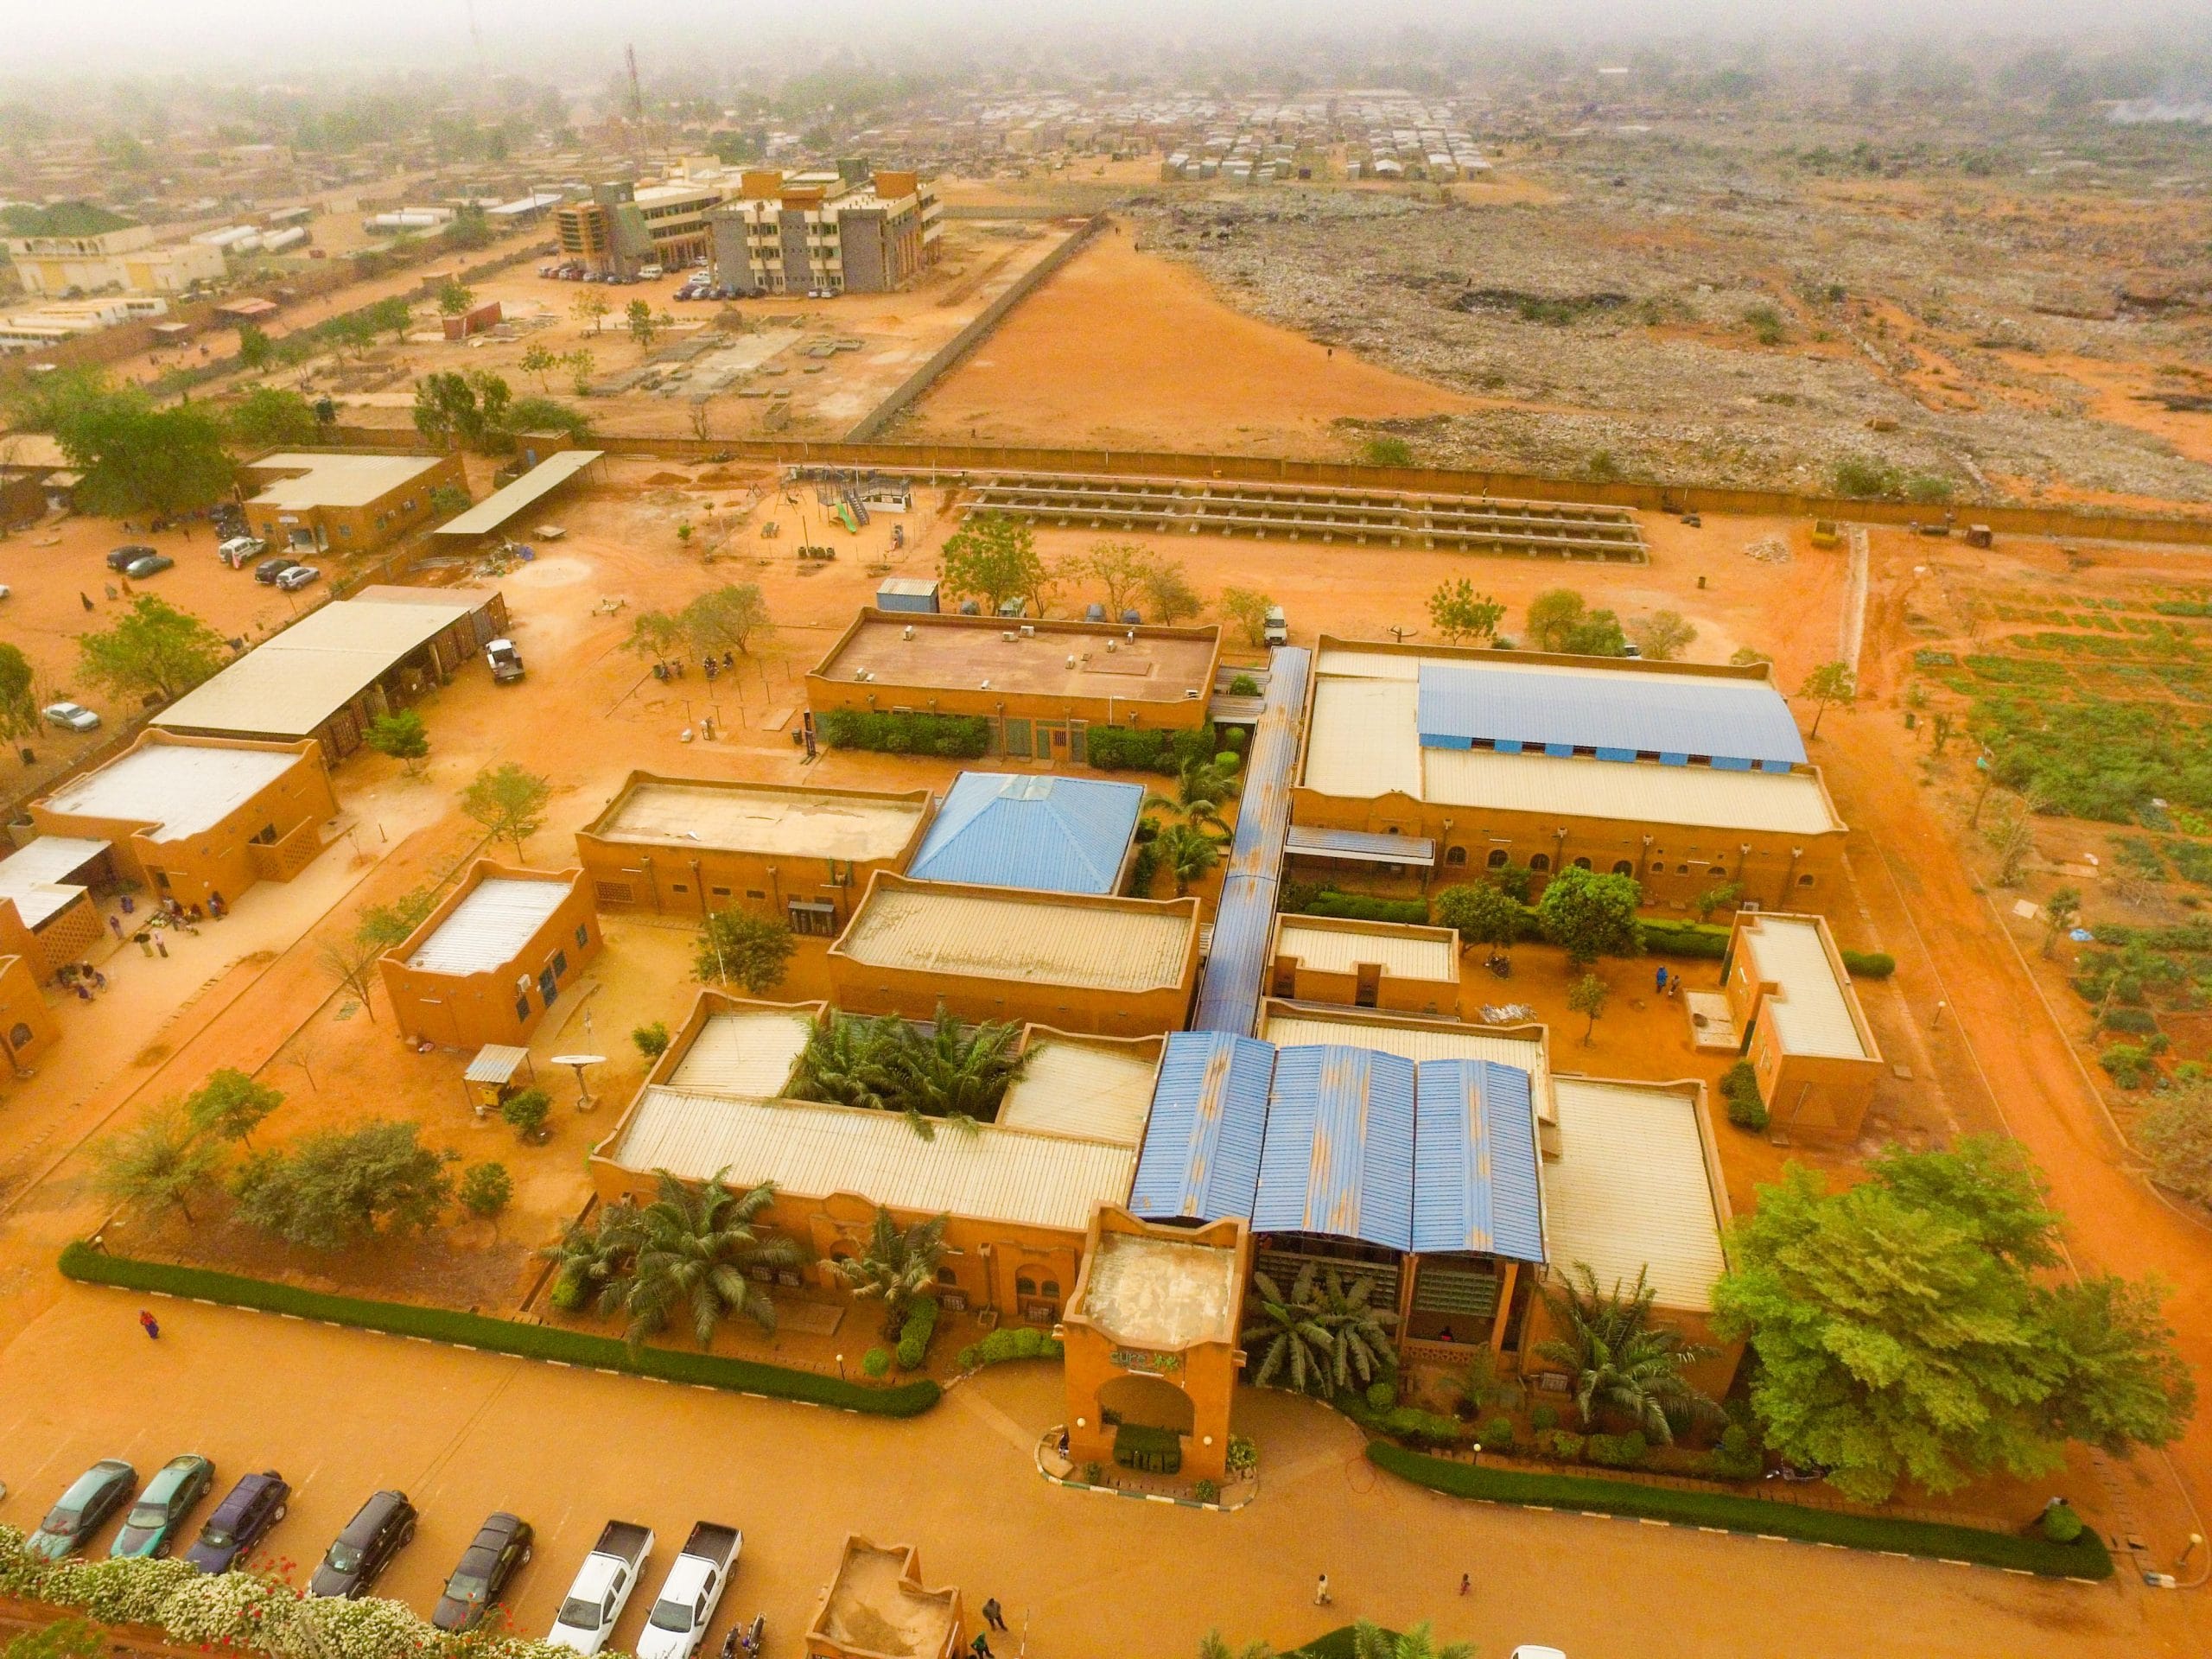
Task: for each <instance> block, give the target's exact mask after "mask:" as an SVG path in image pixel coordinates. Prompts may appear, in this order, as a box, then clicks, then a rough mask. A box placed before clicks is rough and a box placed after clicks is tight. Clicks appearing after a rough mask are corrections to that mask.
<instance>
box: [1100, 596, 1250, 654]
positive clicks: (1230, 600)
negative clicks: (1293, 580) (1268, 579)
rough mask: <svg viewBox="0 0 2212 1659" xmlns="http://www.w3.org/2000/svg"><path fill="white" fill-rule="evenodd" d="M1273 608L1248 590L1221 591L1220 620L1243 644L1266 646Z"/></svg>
mask: <svg viewBox="0 0 2212 1659" xmlns="http://www.w3.org/2000/svg"><path fill="white" fill-rule="evenodd" d="M1273 607H1274V601H1273V600H1272V599H1270V598H1268V596H1267V595H1266V594H1262V593H1258V592H1255V590H1254V589H1252V588H1223V589H1222V590H1221V605H1220V610H1221V620H1222V621H1223V622H1224V624H1226V625H1227V626H1231V627H1234V628H1235V629H1236V631H1237V632H1239V633H1240V634H1242V635H1243V637H1244V643H1245V644H1246V645H1265V644H1267V642H1268V611H1269V610H1270V609H1272V608H1273ZM1118 614H1120V613H1118V612H1116V615H1118Z"/></svg>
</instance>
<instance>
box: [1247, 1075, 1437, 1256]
mask: <svg viewBox="0 0 2212 1659" xmlns="http://www.w3.org/2000/svg"><path fill="white" fill-rule="evenodd" d="M1413 1223H1414V1063H1413V1062H1412V1061H1411V1060H1408V1059H1404V1058H1401V1057H1400V1056H1398V1055H1395V1054H1384V1053H1382V1052H1378V1051H1376V1050H1375V1049H1371V1048H1351V1047H1348V1046H1344V1045H1342V1044H1337V1043H1330V1044H1326V1045H1318V1044H1317V1045H1303V1046H1298V1047H1294V1048H1284V1049H1279V1050H1277V1051H1276V1053H1275V1077H1274V1089H1273V1090H1272V1091H1271V1092H1270V1094H1269V1096H1268V1115H1267V1139H1266V1141H1265V1143H1264V1144H1263V1146H1262V1148H1261V1152H1260V1186H1259V1191H1258V1192H1257V1194H1256V1195H1255V1198H1254V1199H1253V1205H1252V1226H1253V1229H1254V1230H1255V1231H1257V1232H1262V1233H1328V1234H1332V1235H1333V1236H1337V1237H1338V1238H1357V1239H1363V1240H1365V1241H1366V1242H1367V1243H1370V1244H1379V1245H1382V1246H1383V1248H1384V1249H1394V1250H1407V1249H1412V1248H1413V1239H1414V1230H1413Z"/></svg>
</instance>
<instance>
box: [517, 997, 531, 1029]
mask: <svg viewBox="0 0 2212 1659" xmlns="http://www.w3.org/2000/svg"><path fill="white" fill-rule="evenodd" d="M529 1019H530V999H529V998H528V997H526V996H518V997H517V998H515V1023H516V1024H517V1025H518V1026H519V1025H524V1024H526V1023H527V1022H528V1021H529Z"/></svg>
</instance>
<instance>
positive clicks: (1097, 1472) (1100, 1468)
mask: <svg viewBox="0 0 2212 1659" xmlns="http://www.w3.org/2000/svg"><path fill="white" fill-rule="evenodd" d="M1083 1478H1084V1480H1086V1481H1088V1482H1089V1483H1090V1484H1091V1485H1093V1486H1103V1485H1104V1484H1106V1465H1104V1464H1103V1463H1101V1462H1099V1461H1098V1460H1097V1459H1096V1458H1094V1459H1091V1460H1090V1462H1089V1463H1086V1464H1084V1465H1083Z"/></svg>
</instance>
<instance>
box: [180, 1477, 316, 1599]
mask: <svg viewBox="0 0 2212 1659" xmlns="http://www.w3.org/2000/svg"><path fill="white" fill-rule="evenodd" d="M291 1497H292V1488H291V1486H290V1484H289V1483H288V1482H287V1481H286V1480H285V1478H284V1477H283V1476H282V1475H280V1474H278V1473H277V1471H275V1470H274V1469H264V1470H263V1471H261V1473H259V1474H257V1475H247V1476H245V1477H244V1478H242V1479H240V1480H239V1482H238V1484H237V1485H235V1486H233V1487H232V1488H231V1490H230V1491H228V1492H227V1493H226V1494H225V1495H224V1497H223V1501H222V1502H221V1503H218V1504H217V1505H216V1506H215V1512H214V1514H213V1515H211V1516H208V1517H207V1525H206V1526H204V1527H202V1528H200V1536H199V1537H198V1538H196V1539H195V1540H194V1541H193V1545H192V1548H190V1549H188V1550H187V1551H185V1552H184V1559H185V1560H188V1561H190V1562H191V1563H192V1564H193V1565H194V1567H198V1568H199V1569H200V1571H201V1572H202V1573H227V1572H229V1571H230V1570H231V1568H232V1566H233V1565H234V1564H235V1563H236V1562H237V1561H238V1558H239V1557H240V1556H242V1555H244V1554H246V1553H247V1552H248V1551H249V1550H251V1548H253V1547H254V1546H255V1545H256V1544H257V1543H259V1542H260V1541H262V1539H263V1538H264V1537H265V1536H266V1535H268V1532H269V1529H270V1528H271V1527H273V1526H275V1525H276V1524H277V1522H279V1521H282V1520H283V1518H284V1510H285V1506H286V1505H287V1504H288V1503H289V1502H290V1501H291Z"/></svg>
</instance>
